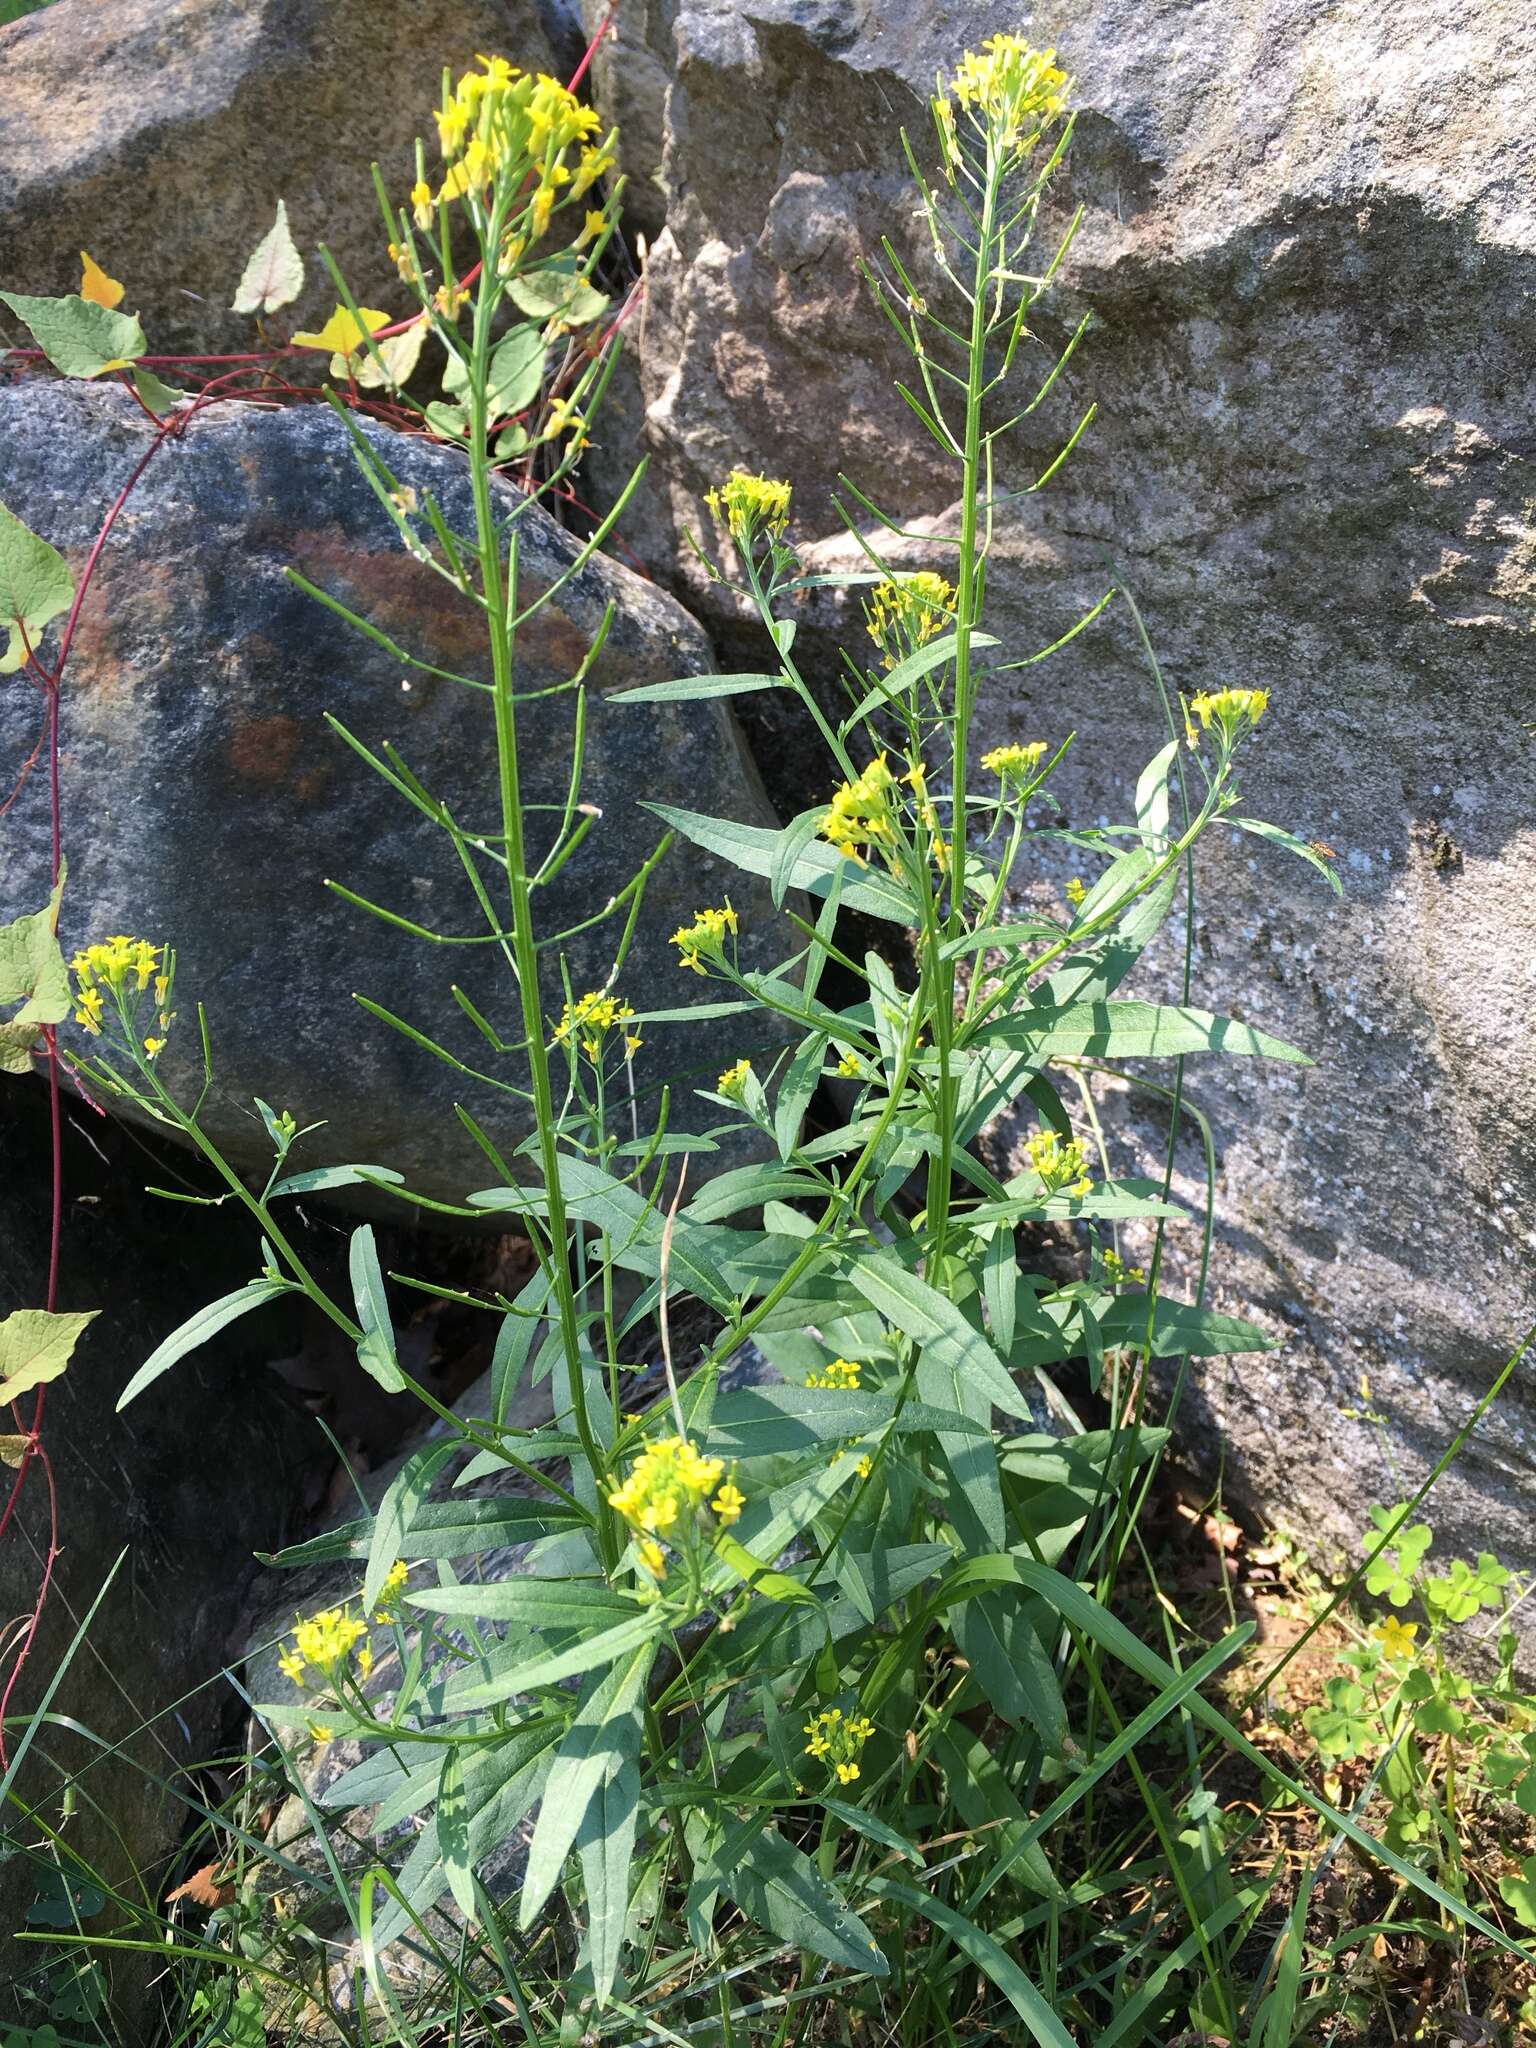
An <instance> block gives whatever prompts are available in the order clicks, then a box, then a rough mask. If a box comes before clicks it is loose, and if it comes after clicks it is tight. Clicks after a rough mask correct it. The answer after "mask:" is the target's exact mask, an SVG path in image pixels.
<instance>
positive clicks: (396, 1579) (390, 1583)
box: [373, 1557, 411, 1622]
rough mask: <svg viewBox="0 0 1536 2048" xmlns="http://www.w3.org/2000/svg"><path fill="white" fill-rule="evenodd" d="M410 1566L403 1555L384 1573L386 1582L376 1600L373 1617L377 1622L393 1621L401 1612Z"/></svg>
mask: <svg viewBox="0 0 1536 2048" xmlns="http://www.w3.org/2000/svg"><path fill="white" fill-rule="evenodd" d="M410 1575H411V1574H410V1567H409V1566H408V1565H407V1564H406V1561H405V1559H404V1558H403V1557H397V1558H396V1559H395V1561H394V1563H393V1564H392V1565H391V1566H390V1568H389V1570H388V1571H387V1572H386V1573H385V1574H384V1583H383V1585H382V1586H380V1588H379V1597H378V1599H377V1600H376V1601H375V1602H374V1610H373V1618H374V1620H375V1621H377V1622H391V1621H393V1620H394V1619H395V1617H396V1615H397V1614H398V1613H399V1612H400V1597H401V1595H402V1594H403V1593H404V1591H405V1583H406V1580H407V1579H408V1578H409V1577H410Z"/></svg>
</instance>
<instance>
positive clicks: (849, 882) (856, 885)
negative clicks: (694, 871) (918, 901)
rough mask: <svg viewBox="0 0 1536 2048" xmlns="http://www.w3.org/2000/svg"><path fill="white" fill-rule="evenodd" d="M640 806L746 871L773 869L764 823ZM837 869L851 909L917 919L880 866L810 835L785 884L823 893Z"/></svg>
mask: <svg viewBox="0 0 1536 2048" xmlns="http://www.w3.org/2000/svg"><path fill="white" fill-rule="evenodd" d="M642 809H644V810H647V811H650V812H651V813H652V815H653V816H654V817H658V818H660V819H661V821H662V822H663V824H666V825H670V826H671V827H672V828H673V830H674V831H677V832H681V833H682V835H683V837H684V838H685V839H691V840H692V841H693V843H694V845H695V846H702V847H703V848H704V849H705V851H706V852H707V853H715V854H718V855H719V856H720V858H721V859H722V860H728V861H730V862H731V864H732V865H733V866H734V867H738V868H741V869H743V870H744V871H745V872H746V873H747V874H749V875H761V876H762V878H763V880H764V881H767V879H768V877H769V876H770V875H771V874H772V873H773V869H774V863H775V862H776V861H777V859H778V854H779V843H780V837H781V835H780V834H779V833H778V832H773V831H770V830H769V829H768V828H767V827H766V826H765V825H738V824H737V823H736V821H735V820H734V819H733V818H710V817H706V816H705V815H704V814H703V812H701V811H683V810H679V809H677V807H676V806H675V805H673V804H657V803H646V804H644V805H642ZM840 873H841V874H842V877H843V882H842V888H843V902H844V903H845V904H846V905H847V907H848V908H849V909H850V910H862V911H864V912H866V913H867V914H868V915H869V916H870V917H880V918H884V919H885V920H886V921H887V923H890V924H902V925H911V924H915V923H916V922H917V913H916V910H915V908H914V906H913V905H912V904H911V903H910V902H909V901H908V899H907V896H906V893H905V891H904V890H903V889H902V887H901V885H900V884H899V883H898V882H897V881H896V880H895V878H894V877H893V876H891V875H888V874H886V873H884V872H883V871H882V870H880V869H878V868H862V869H861V868H859V867H857V865H856V864H855V863H854V862H852V861H845V860H844V859H843V856H842V855H841V854H840V853H838V852H837V851H836V850H835V849H834V848H832V847H830V846H827V845H824V844H823V843H822V842H821V841H819V840H813V841H812V842H811V843H810V844H809V845H808V846H807V847H806V848H805V850H804V851H803V852H802V853H801V855H800V857H799V859H798V860H797V861H796V862H795V865H794V868H793V870H792V872H791V874H790V876H789V886H790V887H791V888H792V889H802V890H804V891H806V892H807V893H808V894H809V895H812V896H824V895H825V894H826V893H827V891H828V890H829V889H830V888H831V886H832V884H833V881H834V880H835V879H836V878H837V877H838V875H839V874H840Z"/></svg>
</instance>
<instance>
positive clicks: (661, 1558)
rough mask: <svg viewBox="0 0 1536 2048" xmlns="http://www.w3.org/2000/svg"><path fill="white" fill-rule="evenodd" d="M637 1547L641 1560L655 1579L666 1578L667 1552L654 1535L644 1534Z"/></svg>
mask: <svg viewBox="0 0 1536 2048" xmlns="http://www.w3.org/2000/svg"><path fill="white" fill-rule="evenodd" d="M635 1548H636V1549H637V1550H638V1551H639V1553H640V1562H641V1563H642V1564H643V1565H644V1566H645V1568H646V1570H647V1571H648V1572H649V1573H650V1575H651V1577H652V1578H653V1579H664V1578H665V1577H666V1576H667V1553H666V1552H665V1551H664V1550H663V1549H662V1547H661V1545H660V1544H659V1543H658V1542H657V1541H656V1538H655V1537H654V1536H642V1537H641V1539H640V1541H639V1542H638V1543H637V1544H636V1545H635Z"/></svg>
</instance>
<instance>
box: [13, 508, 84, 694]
mask: <svg viewBox="0 0 1536 2048" xmlns="http://www.w3.org/2000/svg"><path fill="white" fill-rule="evenodd" d="M74 596H75V579H74V577H73V576H72V575H71V574H70V568H69V564H68V562H66V561H65V559H64V557H63V556H62V555H61V554H60V553H59V551H58V549H57V548H56V547H52V546H50V544H49V543H48V542H47V541H45V540H42V539H40V538H39V536H38V535H37V534H35V533H34V532H33V531H32V529H31V527H29V526H24V525H23V524H22V522H21V521H20V520H19V519H18V518H17V517H16V515H15V513H14V512H11V511H8V510H7V509H6V507H5V506H4V505H0V627H5V626H8V627H9V628H10V641H9V644H8V645H7V646H6V648H5V649H4V651H3V652H0V675H12V674H14V672H15V671H16V670H17V669H19V668H20V667H21V665H22V663H23V662H24V661H25V660H26V658H27V644H28V642H30V643H31V645H32V647H33V649H34V651H35V650H36V648H37V645H38V642H39V641H40V640H41V639H42V636H43V629H44V627H45V626H47V625H48V624H49V622H50V621H51V620H53V619H56V618H57V617H58V616H59V614H60V612H67V611H68V610H69V607H70V605H71V604H72V603H73V602H74Z"/></svg>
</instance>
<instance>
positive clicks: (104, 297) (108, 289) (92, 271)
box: [80, 249, 123, 313]
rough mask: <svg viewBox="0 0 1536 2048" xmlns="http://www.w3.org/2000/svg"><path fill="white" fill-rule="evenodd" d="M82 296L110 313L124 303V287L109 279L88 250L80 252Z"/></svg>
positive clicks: (112, 278) (113, 278) (114, 279)
mask: <svg viewBox="0 0 1536 2048" xmlns="http://www.w3.org/2000/svg"><path fill="white" fill-rule="evenodd" d="M80 296H81V298H82V299H89V300H90V302H91V304H92V305H93V306H105V308H106V309H107V311H108V312H109V313H110V312H111V311H112V310H113V308H114V307H116V306H120V305H121V304H122V302H123V287H122V286H121V285H120V284H119V283H118V281H117V279H116V278H115V277H108V275H107V273H106V272H105V271H104V270H103V269H102V267H101V265H100V264H99V263H98V262H97V261H96V258H95V257H94V256H93V255H92V254H91V253H90V251H89V250H88V249H82V250H81V251H80Z"/></svg>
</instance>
